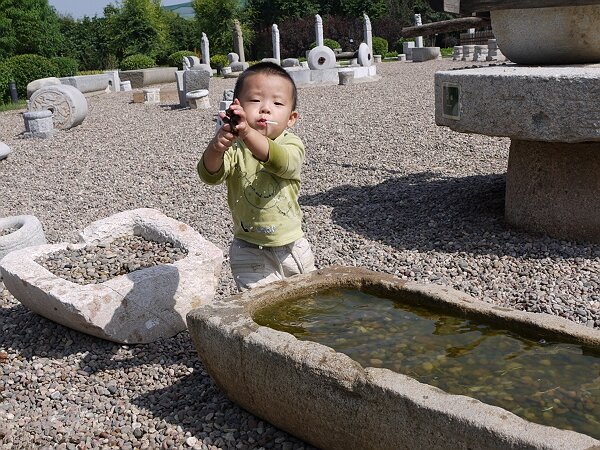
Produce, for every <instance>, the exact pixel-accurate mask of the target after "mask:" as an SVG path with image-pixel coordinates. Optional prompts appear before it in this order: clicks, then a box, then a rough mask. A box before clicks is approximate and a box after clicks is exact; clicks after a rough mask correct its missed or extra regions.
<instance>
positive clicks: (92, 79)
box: [60, 73, 114, 94]
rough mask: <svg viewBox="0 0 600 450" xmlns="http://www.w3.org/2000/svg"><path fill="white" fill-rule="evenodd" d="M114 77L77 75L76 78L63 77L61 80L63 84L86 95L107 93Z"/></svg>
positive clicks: (104, 74) (103, 74)
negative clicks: (97, 92) (99, 92)
mask: <svg viewBox="0 0 600 450" xmlns="http://www.w3.org/2000/svg"><path fill="white" fill-rule="evenodd" d="M111 79H113V80H114V77H111V76H109V75H108V74H106V73H102V74H95V75H77V76H74V77H63V78H61V79H60V82H61V83H62V84H66V85H69V86H73V87H75V88H77V89H79V90H80V91H81V92H83V93H84V94H86V93H88V92H96V91H105V90H106V89H107V88H109V86H110V85H109V81H110V80H111Z"/></svg>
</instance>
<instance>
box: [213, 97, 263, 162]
mask: <svg viewBox="0 0 600 450" xmlns="http://www.w3.org/2000/svg"><path fill="white" fill-rule="evenodd" d="M230 108H231V110H232V112H233V114H235V115H236V116H237V121H238V125H237V127H236V128H235V132H236V133H237V135H238V137H239V138H240V139H241V140H242V141H244V144H246V147H248V150H250V151H251V152H252V154H253V155H254V157H255V158H256V159H258V160H259V161H262V162H265V161H268V160H269V140H268V139H267V137H266V136H263V135H262V134H261V133H259V132H258V131H257V130H255V129H254V128H252V127H251V126H250V125H248V121H247V120H246V113H245V111H244V108H242V105H240V101H239V100H238V99H237V98H236V99H234V100H233V103H232V104H231V106H230ZM207 169H208V167H207Z"/></svg>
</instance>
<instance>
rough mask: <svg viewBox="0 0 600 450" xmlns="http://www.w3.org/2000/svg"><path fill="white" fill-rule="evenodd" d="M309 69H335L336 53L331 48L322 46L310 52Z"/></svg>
mask: <svg viewBox="0 0 600 450" xmlns="http://www.w3.org/2000/svg"><path fill="white" fill-rule="evenodd" d="M306 59H307V60H308V67H310V68H311V69H312V70H324V69H333V68H334V67H335V53H333V50H331V49H330V48H329V47H327V46H325V45H320V46H317V47H315V48H313V49H312V50H311V51H310V52H308V58H306Z"/></svg>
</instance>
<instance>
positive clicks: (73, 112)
mask: <svg viewBox="0 0 600 450" xmlns="http://www.w3.org/2000/svg"><path fill="white" fill-rule="evenodd" d="M45 109H48V110H50V111H52V113H53V116H52V117H53V121H54V128H57V129H59V130H68V129H69V128H72V127H75V126H77V125H79V124H80V123H82V122H83V119H85V116H87V112H88V104H87V100H86V99H85V96H84V95H83V94H82V93H81V91H80V90H79V89H77V88H75V87H73V86H69V85H60V86H46V87H43V88H41V89H38V90H37V91H35V92H34V93H33V94H32V95H31V99H30V100H29V110H30V111H42V110H45Z"/></svg>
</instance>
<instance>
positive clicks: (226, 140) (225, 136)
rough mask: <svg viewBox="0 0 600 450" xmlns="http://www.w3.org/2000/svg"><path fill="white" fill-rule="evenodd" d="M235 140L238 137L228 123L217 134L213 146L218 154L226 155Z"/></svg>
mask: <svg viewBox="0 0 600 450" xmlns="http://www.w3.org/2000/svg"><path fill="white" fill-rule="evenodd" d="M235 138H236V135H235V134H234V133H233V132H232V131H231V126H230V125H229V124H227V123H226V124H225V125H223V126H222V127H221V128H220V129H219V131H217V134H215V137H214V138H213V139H212V142H211V146H212V148H213V149H214V150H216V151H217V152H218V153H225V152H226V151H227V149H228V148H229V147H231V146H232V145H233V141H234V140H235Z"/></svg>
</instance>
